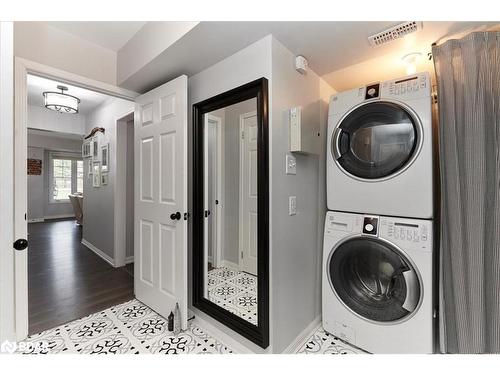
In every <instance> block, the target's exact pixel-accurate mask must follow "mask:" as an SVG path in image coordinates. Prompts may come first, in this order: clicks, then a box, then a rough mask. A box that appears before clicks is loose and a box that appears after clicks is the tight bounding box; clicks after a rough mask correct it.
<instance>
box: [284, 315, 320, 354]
mask: <svg viewBox="0 0 500 375" xmlns="http://www.w3.org/2000/svg"><path fill="white" fill-rule="evenodd" d="M320 325H321V315H318V316H317V317H316V318H314V320H313V321H312V322H311V323H309V324H308V325H307V327H306V328H305V329H304V330H303V331H302V332H300V333H299V335H298V336H297V337H296V338H295V340H293V341H292V342H291V343H290V345H288V347H287V348H286V349H285V350H283V352H282V353H283V354H294V353H296V352H297V350H298V349H299V348H300V347H301V346H302V345H303V344H305V342H306V340H307V339H308V338H309V337H310V336H311V334H312V333H313V332H314V331H316V330H317V329H318V328H319V326H320Z"/></svg>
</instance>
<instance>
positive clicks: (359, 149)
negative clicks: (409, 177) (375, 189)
mask: <svg viewBox="0 0 500 375" xmlns="http://www.w3.org/2000/svg"><path fill="white" fill-rule="evenodd" d="M420 138H421V136H420V126H419V122H418V120H417V119H416V118H415V116H413V115H412V114H411V113H410V110H407V109H405V108H403V106H402V105H400V104H397V103H393V102H387V101H377V102H370V103H367V104H362V105H360V106H358V107H356V108H354V109H353V110H352V111H351V112H349V113H348V114H347V115H346V116H345V117H344V118H343V119H342V120H341V121H340V124H339V126H338V127H337V128H336V129H335V133H334V136H333V138H332V145H331V147H332V154H333V157H334V159H335V160H336V161H337V163H338V164H339V166H340V167H341V168H342V169H343V170H344V171H345V172H347V173H348V174H350V175H353V176H355V177H358V178H362V179H381V178H386V177H388V176H391V175H393V174H396V173H398V172H401V171H402V170H404V169H405V168H406V167H407V166H408V165H409V164H410V163H411V161H413V159H414V157H415V156H416V154H417V152H418V149H419V147H418V145H419V142H420V141H421V139H420Z"/></svg>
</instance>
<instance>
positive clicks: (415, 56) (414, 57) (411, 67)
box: [402, 52, 422, 75]
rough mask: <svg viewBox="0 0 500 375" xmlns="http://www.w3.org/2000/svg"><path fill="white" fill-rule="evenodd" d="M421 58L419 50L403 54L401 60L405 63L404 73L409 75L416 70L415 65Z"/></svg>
mask: <svg viewBox="0 0 500 375" xmlns="http://www.w3.org/2000/svg"><path fill="white" fill-rule="evenodd" d="M421 58H422V54H421V53H420V52H413V53H409V54H407V55H405V56H403V58H402V60H403V62H404V64H405V65H406V74H408V75H411V74H415V73H416V72H417V65H418V63H419V62H420V59H421Z"/></svg>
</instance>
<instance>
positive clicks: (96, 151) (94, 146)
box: [92, 137, 99, 160]
mask: <svg viewBox="0 0 500 375" xmlns="http://www.w3.org/2000/svg"><path fill="white" fill-rule="evenodd" d="M92 157H93V158H94V159H95V160H99V138H98V137H93V138H92Z"/></svg>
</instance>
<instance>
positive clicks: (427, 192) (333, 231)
mask: <svg viewBox="0 0 500 375" xmlns="http://www.w3.org/2000/svg"><path fill="white" fill-rule="evenodd" d="M431 105H432V104H431V82H430V77H429V74H428V73H422V74H417V75H414V76H410V77H405V78H403V79H396V80H391V81H386V82H381V83H379V84H374V85H369V86H367V87H360V88H357V89H354V90H350V91H347V92H342V93H339V94H336V95H334V96H332V97H331V100H330V106H329V118H328V147H327V149H328V151H327V204H328V210H329V211H328V212H327V214H326V220H325V232H324V244H323V269H322V271H323V282H322V284H323V285H322V286H323V327H324V329H325V330H326V331H327V332H330V333H332V334H333V335H335V336H337V337H339V338H341V339H343V340H345V341H347V342H349V343H351V344H353V345H355V346H357V347H359V348H361V349H363V350H365V351H368V352H371V353H432V352H433V348H434V317H433V315H434V314H433V312H434V298H433V289H434V286H433V259H434V255H433V251H434V249H433V222H432V218H433V212H434V209H433V184H434V181H433V140H432V119H431Z"/></svg>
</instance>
